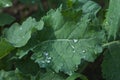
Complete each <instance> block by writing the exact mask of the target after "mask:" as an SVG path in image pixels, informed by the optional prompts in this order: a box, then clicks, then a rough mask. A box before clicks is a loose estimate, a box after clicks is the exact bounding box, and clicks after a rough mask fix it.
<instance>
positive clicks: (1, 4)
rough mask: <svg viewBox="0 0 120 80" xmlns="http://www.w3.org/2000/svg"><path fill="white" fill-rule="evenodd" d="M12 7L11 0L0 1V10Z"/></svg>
mask: <svg viewBox="0 0 120 80" xmlns="http://www.w3.org/2000/svg"><path fill="white" fill-rule="evenodd" d="M9 6H12V0H0V8H2V7H9Z"/></svg>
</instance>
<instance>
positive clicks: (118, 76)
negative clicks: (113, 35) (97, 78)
mask: <svg viewBox="0 0 120 80" xmlns="http://www.w3.org/2000/svg"><path fill="white" fill-rule="evenodd" d="M108 48H109V50H108V51H106V52H105V54H104V59H103V63H102V72H103V77H104V78H105V79H106V80H120V63H119V62H120V43H117V44H113V45H110V46H109V47H108Z"/></svg>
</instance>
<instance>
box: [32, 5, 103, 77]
mask: <svg viewBox="0 0 120 80" xmlns="http://www.w3.org/2000/svg"><path fill="white" fill-rule="evenodd" d="M90 15H91V13H90V14H89V13H88V14H85V15H83V16H81V17H80V20H79V21H78V22H75V21H69V20H68V21H66V20H65V19H64V16H63V15H62V13H61V7H60V8H58V9H57V10H50V11H49V12H48V14H47V15H46V16H44V17H43V18H42V20H43V21H44V23H45V30H46V31H44V30H43V31H44V33H46V34H41V35H45V36H47V38H46V37H44V38H45V39H44V40H43V41H42V42H41V43H40V44H38V45H36V46H35V47H34V49H33V52H34V54H33V55H32V57H31V58H32V59H34V60H35V62H37V63H38V64H39V65H40V66H41V67H50V68H52V69H54V70H55V71H56V72H59V71H63V72H65V73H66V74H69V75H72V73H74V71H75V70H77V68H78V65H79V64H81V60H82V59H83V60H86V61H89V62H93V61H94V60H95V59H96V57H97V56H98V55H99V53H101V52H102V47H101V46H100V44H99V43H100V42H101V37H100V36H102V35H104V33H102V32H101V31H96V32H95V31H94V29H93V30H92V31H93V34H92V35H90V34H89V31H91V28H90V26H89V23H90ZM47 29H48V31H50V30H51V32H50V33H49V34H47V33H48V32H47ZM97 34H100V35H99V36H96V35H97Z"/></svg>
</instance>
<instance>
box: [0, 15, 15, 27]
mask: <svg viewBox="0 0 120 80" xmlns="http://www.w3.org/2000/svg"><path fill="white" fill-rule="evenodd" d="M14 20H15V18H14V17H12V16H11V15H9V14H6V13H0V26H5V25H7V24H11V23H12V22H13V21H14Z"/></svg>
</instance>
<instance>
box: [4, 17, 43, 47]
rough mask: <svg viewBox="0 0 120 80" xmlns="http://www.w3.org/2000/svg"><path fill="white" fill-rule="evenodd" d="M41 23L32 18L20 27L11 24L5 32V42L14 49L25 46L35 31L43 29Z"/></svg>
mask: <svg viewBox="0 0 120 80" xmlns="http://www.w3.org/2000/svg"><path fill="white" fill-rule="evenodd" d="M43 25H44V23H43V21H42V20H40V21H39V22H36V21H35V19H34V18H31V17H29V18H28V19H27V20H26V21H24V22H23V24H22V25H19V24H17V23H15V24H13V25H12V26H11V27H10V28H9V29H8V31H7V32H6V38H7V40H8V41H9V42H10V43H11V44H12V45H13V46H15V47H22V46H24V45H26V43H27V42H28V40H29V39H30V38H31V34H32V33H33V32H34V31H35V30H41V29H42V28H43Z"/></svg>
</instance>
